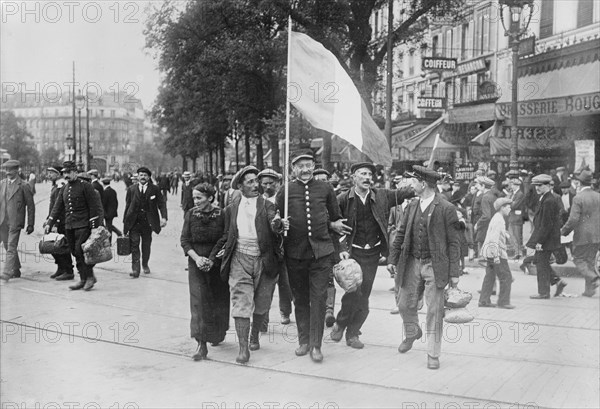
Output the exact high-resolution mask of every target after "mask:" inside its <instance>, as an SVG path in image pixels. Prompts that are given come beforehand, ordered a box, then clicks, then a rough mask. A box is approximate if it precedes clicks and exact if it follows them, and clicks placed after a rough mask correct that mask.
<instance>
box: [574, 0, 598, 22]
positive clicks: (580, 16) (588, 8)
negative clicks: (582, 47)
mask: <svg viewBox="0 0 600 409" xmlns="http://www.w3.org/2000/svg"><path fill="white" fill-rule="evenodd" d="M593 20H594V0H579V2H578V3H577V27H578V28H579V27H584V26H589V25H590V24H592V22H593Z"/></svg>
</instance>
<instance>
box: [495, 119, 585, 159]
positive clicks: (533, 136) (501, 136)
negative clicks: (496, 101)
mask: <svg viewBox="0 0 600 409" xmlns="http://www.w3.org/2000/svg"><path fill="white" fill-rule="evenodd" d="M517 136H518V138H519V144H518V149H519V155H526V156H544V155H549V154H550V153H551V152H566V151H569V149H571V148H572V145H573V140H572V136H570V135H569V134H568V133H567V129H566V128H559V127H527V126H523V127H521V126H520V127H518V128H517ZM510 145H511V139H510V127H509V126H503V127H502V129H501V132H499V133H498V135H497V136H496V137H495V138H490V154H491V155H508V154H509V153H510Z"/></svg>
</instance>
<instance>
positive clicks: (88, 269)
mask: <svg viewBox="0 0 600 409" xmlns="http://www.w3.org/2000/svg"><path fill="white" fill-rule="evenodd" d="M62 174H63V176H64V177H65V179H66V180H67V184H66V185H65V186H63V187H62V188H61V190H60V192H59V193H58V196H57V198H56V203H55V204H54V207H53V208H52V212H51V214H50V217H48V220H47V221H46V228H45V231H46V233H48V232H50V230H51V229H52V227H53V226H54V224H55V223H57V220H59V219H60V218H61V217H62V216H63V214H64V216H65V235H66V236H67V241H68V242H69V246H70V247H71V253H72V254H73V255H74V256H75V261H76V265H77V271H78V272H79V277H80V281H79V283H77V284H75V285H72V286H70V287H69V288H70V289H71V290H81V289H82V288H83V289H84V290H85V291H89V290H91V289H92V287H94V284H95V283H96V281H97V280H96V277H95V276H94V265H93V264H86V262H85V258H84V256H83V249H82V248H81V245H82V244H83V243H85V241H86V240H87V239H88V237H90V234H91V232H92V229H93V228H96V227H98V226H100V223H101V222H102V218H103V217H104V214H103V210H102V204H101V202H100V201H99V200H98V197H97V195H98V193H97V192H96V190H95V189H94V187H93V186H92V185H91V184H90V183H88V182H84V181H82V180H80V179H79V178H78V177H77V165H75V162H73V161H67V162H64V163H63V168H62Z"/></svg>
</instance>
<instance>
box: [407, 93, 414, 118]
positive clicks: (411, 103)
mask: <svg viewBox="0 0 600 409" xmlns="http://www.w3.org/2000/svg"><path fill="white" fill-rule="evenodd" d="M414 109H415V94H412V93H411V94H408V112H409V113H410V114H412V113H413V112H414Z"/></svg>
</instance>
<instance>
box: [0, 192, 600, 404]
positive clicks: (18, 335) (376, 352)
mask: <svg viewBox="0 0 600 409" xmlns="http://www.w3.org/2000/svg"><path fill="white" fill-rule="evenodd" d="M113 187H114V188H115V190H116V191H117V192H118V194H119V215H120V216H122V213H123V209H124V204H125V186H124V184H123V183H114V182H113ZM48 191H49V187H48V186H47V185H38V189H37V192H38V193H37V194H36V196H35V199H36V202H37V220H36V231H35V232H34V233H33V234H32V235H31V236H26V235H24V234H23V235H22V236H21V237H22V239H21V241H22V244H21V250H22V252H21V257H22V258H21V259H22V263H23V269H22V272H23V277H22V278H21V279H15V280H11V281H10V282H9V283H8V284H6V285H3V286H2V287H1V288H0V295H1V313H0V316H1V320H2V326H1V330H2V333H1V337H2V341H1V348H2V354H1V355H2V360H1V367H0V375H1V383H0V394H1V398H0V399H1V401H2V408H17V407H18V408H20V407H40V408H44V407H47V408H50V407H84V406H86V405H87V407H111V408H135V407H139V408H142V407H176V408H179V407H204V408H224V407H239V408H258V407H274V408H283V407H286V408H295V407H310V408H336V407H339V408H342V407H357V408H364V407H390V408H391V407H394V408H398V407H403V408H425V407H427V408H430V407H436V408H463V407H465V408H466V407H470V408H477V407H488V408H494V407H510V408H524V407H530V408H533V407H569V408H583V407H590V408H593V407H599V406H600V381H599V379H600V369H599V368H600V362H599V361H600V337H599V333H600V331H599V330H600V320H599V316H600V314H599V312H600V303H599V298H598V295H596V296H595V297H594V298H586V297H581V296H579V295H580V294H581V292H582V291H583V289H584V282H583V279H582V278H580V277H568V278H565V280H566V282H567V283H568V286H567V287H566V289H565V293H566V294H567V295H571V294H572V295H574V297H560V298H552V299H550V300H531V299H529V295H531V294H534V293H536V278H535V276H528V275H524V274H523V273H522V272H521V271H520V270H518V265H517V264H514V265H513V266H514V267H515V270H513V276H514V278H515V281H514V283H513V291H512V300H511V303H512V304H514V305H516V307H517V308H516V309H515V310H496V309H481V308H478V307H477V297H476V296H477V290H478V289H479V288H480V285H481V280H482V277H483V273H484V271H483V268H478V267H473V268H469V272H470V273H469V274H468V275H466V276H463V277H462V278H461V283H460V287H461V288H462V289H464V290H467V291H470V292H472V293H473V294H474V300H473V301H472V302H471V304H470V305H469V309H470V311H471V312H472V313H473V314H474V315H475V320H474V321H473V322H471V323H470V324H466V325H446V326H445V331H444V343H443V346H442V356H441V359H440V362H441V368H440V369H439V370H438V371H431V370H428V369H427V368H426V344H425V343H424V342H423V339H422V340H421V341H417V342H416V343H415V345H414V348H413V350H411V351H410V352H408V353H407V354H399V353H398V352H397V347H398V344H399V343H400V342H401V340H402V325H401V324H402V320H401V319H400V317H399V316H398V315H390V313H389V310H390V309H391V308H392V307H393V299H394V297H393V294H392V293H391V292H389V288H390V287H391V286H392V280H391V279H390V278H389V275H388V273H387V272H386V271H385V269H384V268H383V267H380V269H379V271H378V276H377V279H376V281H375V285H374V288H373V293H372V296H371V313H370V315H369V318H368V320H367V322H366V324H365V326H364V327H363V330H362V332H363V335H362V337H361V339H362V340H363V341H364V342H365V344H366V346H365V348H364V349H363V350H354V349H351V348H349V347H347V346H346V345H345V343H344V342H343V341H342V342H341V343H339V344H336V343H333V342H332V341H331V340H330V339H329V337H328V333H329V330H327V331H326V335H327V337H326V338H327V340H326V343H325V345H324V347H323V353H324V355H325V360H324V362H323V363H322V364H315V363H313V362H312V361H311V360H310V358H309V357H308V356H306V357H296V356H295V355H294V349H295V347H296V345H297V342H296V328H295V326H294V325H293V323H292V325H289V326H282V325H280V324H279V313H278V308H277V299H275V300H274V301H273V307H272V308H271V312H270V318H271V325H270V328H269V332H268V334H265V335H263V337H262V338H261V349H260V350H259V351H256V352H252V355H251V358H250V362H249V364H248V365H245V366H243V365H238V364H235V357H236V355H237V340H236V339H235V331H234V328H233V320H232V324H231V328H230V330H229V331H228V335H227V338H226V340H225V342H224V343H223V344H222V345H221V346H218V347H210V346H209V358H210V360H209V361H204V362H193V361H192V360H191V358H190V356H191V355H192V354H193V353H194V350H195V342H194V341H193V340H192V339H190V338H189V315H190V313H189V295H188V286H187V272H186V271H185V270H184V268H185V265H186V259H185V257H184V256H183V253H182V251H181V248H180V246H179V234H180V231H181V226H182V221H183V218H182V212H181V210H180V209H179V205H178V204H179V197H178V196H177V197H175V196H169V199H168V210H169V224H168V225H167V227H166V229H165V230H164V231H163V232H162V233H161V234H160V235H159V236H156V235H155V236H154V242H153V251H152V258H151V260H150V267H151V269H152V274H150V275H143V276H142V277H140V279H138V280H132V279H131V278H130V277H129V265H128V263H127V261H128V260H127V259H126V258H124V257H118V256H116V251H115V258H114V259H113V260H112V261H109V262H107V263H103V264H100V265H98V266H97V267H96V275H97V277H98V284H97V285H96V287H95V288H94V289H93V290H92V291H90V292H82V291H75V292H73V291H70V290H68V289H67V286H68V285H70V282H56V281H54V280H51V279H49V275H50V274H52V272H53V271H54V264H53V262H52V261H50V260H48V259H44V258H41V257H40V256H39V255H38V254H37V250H36V248H37V241H39V239H40V237H41V232H42V228H41V225H42V223H43V220H44V218H45V216H46V214H47V207H48V201H47V200H46V197H47V196H48V194H47V192H48ZM120 219H121V217H119V221H117V222H116V225H117V227H119V228H120V227H121V225H122V224H121V221H120ZM340 292H341V290H339V289H338V299H337V300H336V301H337V302H338V307H339V300H340V298H341V294H340ZM575 295H576V296H575ZM275 298H276V297H275ZM420 317H421V318H422V320H423V321H424V319H425V317H424V315H420ZM486 405H487V406H486Z"/></svg>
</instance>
